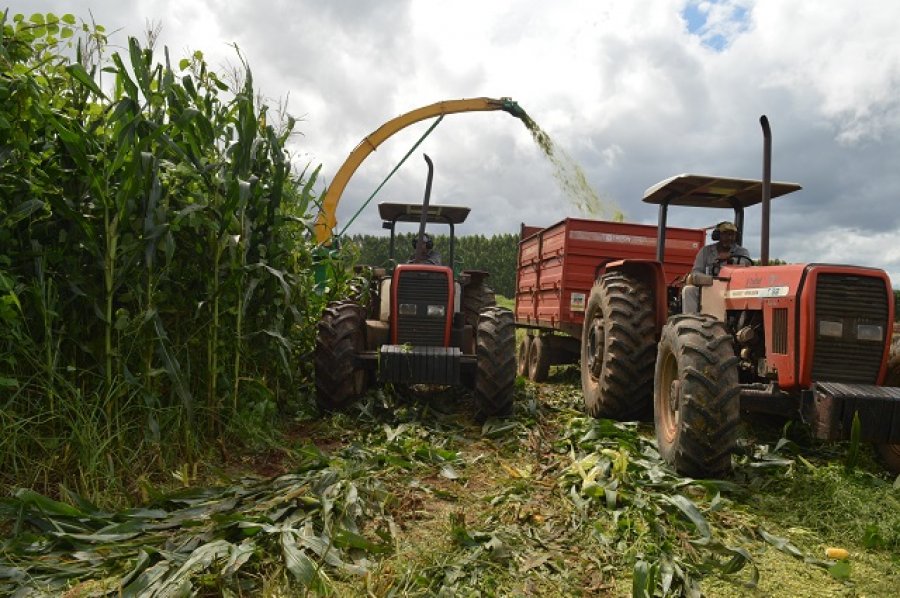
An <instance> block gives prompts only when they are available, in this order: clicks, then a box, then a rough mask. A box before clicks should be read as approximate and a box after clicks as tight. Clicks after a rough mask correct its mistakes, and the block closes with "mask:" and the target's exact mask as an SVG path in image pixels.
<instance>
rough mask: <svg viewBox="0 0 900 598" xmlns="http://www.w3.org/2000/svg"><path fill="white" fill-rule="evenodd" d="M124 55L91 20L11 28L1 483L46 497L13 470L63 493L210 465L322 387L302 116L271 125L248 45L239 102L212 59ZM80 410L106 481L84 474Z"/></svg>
mask: <svg viewBox="0 0 900 598" xmlns="http://www.w3.org/2000/svg"><path fill="white" fill-rule="evenodd" d="M106 44H107V38H106V34H105V32H104V30H103V28H102V26H99V25H88V24H84V23H82V24H80V25H79V22H78V21H77V19H76V18H75V17H74V16H73V15H63V16H56V15H53V14H41V13H37V14H34V15H32V16H31V17H30V18H26V17H24V16H23V15H15V16H9V15H4V16H3V17H2V23H0V69H2V77H0V99H2V107H0V131H2V137H0V166H2V169H0V205H2V210H0V213H2V214H3V216H2V217H0V318H2V321H3V322H4V324H6V325H5V326H4V327H3V329H2V331H0V343H2V348H3V350H4V351H3V355H4V357H3V359H2V360H0V385H2V388H3V389H5V390H10V391H11V392H10V393H6V398H5V399H4V401H3V402H0V414H2V415H0V417H2V418H3V419H4V420H5V421H9V422H10V426H11V427H10V428H9V429H13V430H18V431H19V434H20V435H19V436H17V437H16V439H15V440H10V442H14V444H15V447H16V452H15V454H12V453H8V452H4V455H3V456H2V457H0V471H3V472H4V473H3V474H0V484H2V485H3V486H6V485H21V484H23V483H31V482H32V481H31V480H23V479H21V478H20V477H18V475H17V474H15V473H13V474H7V472H10V471H17V470H16V469H15V468H12V469H10V468H9V467H7V465H9V464H10V462H22V463H31V464H32V465H34V464H35V463H39V464H40V465H39V466H38V469H40V470H42V471H43V474H44V475H43V482H41V483H43V484H46V487H47V489H52V488H53V487H54V486H55V484H57V483H59V482H62V481H66V482H69V483H70V484H72V482H73V481H72V480H69V479H68V477H69V474H68V473H66V472H79V468H80V467H81V466H82V465H83V467H81V470H82V471H80V473H78V474H77V476H76V477H77V478H78V479H79V480H80V481H78V482H77V483H74V484H73V485H74V486H75V487H76V488H78V489H79V490H80V491H87V490H88V488H89V487H90V486H91V485H92V484H93V483H88V482H87V480H89V479H90V478H91V476H92V475H94V474H93V473H92V470H93V471H94V472H95V473H96V474H97V475H102V476H104V477H106V476H109V475H112V476H119V477H124V476H127V472H129V471H133V468H134V463H135V460H137V462H138V463H140V464H143V465H144V466H147V467H155V468H158V469H159V468H162V467H164V466H165V463H166V462H167V460H171V459H172V458H173V455H175V454H178V455H179V458H182V459H183V458H187V459H192V458H194V457H193V456H192V455H193V454H194V451H195V450H196V449H197V448H198V447H200V446H201V444H203V443H204V441H205V440H208V439H211V438H214V437H218V438H221V437H222V436H224V435H227V434H229V433H232V432H230V430H235V429H236V428H234V425H235V422H239V425H240V426H244V427H245V424H246V421H247V418H246V417H236V416H238V415H239V414H244V415H246V414H250V413H256V414H260V413H268V414H271V412H272V411H271V410H267V409H260V408H259V406H258V405H256V402H257V401H260V400H262V401H266V402H271V403H274V404H277V405H278V406H280V407H281V408H282V409H284V408H286V407H287V406H288V405H289V404H292V403H295V402H296V401H297V400H298V399H302V398H303V396H302V392H303V390H304V389H307V388H308V386H309V384H308V378H309V376H310V372H309V370H308V369H305V368H308V366H306V365H304V362H308V360H304V359H303V357H304V355H305V354H306V353H308V352H309V351H311V350H312V349H311V348H312V344H313V338H312V335H313V334H314V327H313V326H312V325H311V324H312V323H313V322H315V321H316V320H317V318H318V314H319V312H320V310H321V307H322V305H323V304H324V302H325V301H327V300H328V294H327V293H314V292H312V288H313V284H314V280H313V276H312V268H311V265H312V249H313V245H312V243H311V242H310V241H309V238H310V236H309V231H308V227H307V222H308V219H309V214H308V212H310V210H311V208H312V207H313V206H314V203H313V202H314V199H315V197H314V194H313V191H312V188H313V185H314V182H315V179H316V176H317V174H318V169H311V170H310V169H303V170H302V171H299V172H298V170H297V169H295V168H294V166H293V165H292V163H291V156H290V153H289V152H288V150H287V149H286V145H287V142H288V140H289V139H290V137H291V135H292V134H293V128H294V125H295V122H294V120H293V119H291V118H289V117H285V118H284V119H283V120H281V121H279V120H277V119H275V120H274V121H272V120H270V119H272V116H271V114H270V112H271V111H270V109H269V108H268V107H267V106H266V105H264V104H261V103H260V102H259V100H258V99H257V98H258V93H257V92H256V90H255V89H254V87H253V77H252V73H251V71H250V68H249V66H248V65H247V63H246V61H245V60H244V59H243V57H242V56H241V54H240V52H239V51H237V49H236V52H235V53H236V56H237V58H238V61H239V63H240V67H239V69H240V71H241V72H242V73H243V75H242V76H241V77H240V80H241V83H240V86H239V87H236V88H231V87H229V86H228V85H226V84H225V83H224V82H223V80H222V79H221V78H220V77H219V76H218V75H217V74H216V73H215V72H213V71H212V70H210V69H209V67H208V65H207V63H206V61H205V60H204V57H203V54H202V53H201V52H195V53H194V54H192V55H190V56H187V57H185V58H182V59H179V60H177V64H176V63H173V61H172V59H171V57H170V55H169V52H168V50H167V49H164V50H163V51H162V53H161V55H160V56H158V55H157V53H156V52H155V50H154V49H153V48H152V46H150V45H148V46H146V47H145V46H143V45H142V44H141V43H140V42H139V41H138V40H137V39H135V38H131V39H129V40H128V43H127V48H126V49H125V50H123V51H122V52H115V53H112V54H108V53H107V45H106ZM336 271H342V269H341V268H337V269H336ZM342 284H343V283H342V281H341V280H336V281H334V282H333V283H332V284H330V285H329V286H328V289H329V290H330V292H331V293H332V294H334V293H340V292H341V290H342V288H341V285H342ZM245 385H246V386H247V387H248V388H252V389H253V390H252V392H248V393H245V392H244V388H243V387H244V386H245ZM260 389H263V390H262V391H260ZM72 403H74V404H75V405H77V406H78V407H77V409H79V410H80V413H84V414H87V413H90V414H93V415H92V416H91V417H92V418H94V419H93V420H92V421H95V423H96V424H97V430H98V431H101V432H102V434H101V436H102V438H98V439H96V442H95V443H94V445H95V446H99V447H103V450H102V451H101V452H102V455H101V456H102V457H103V458H102V459H101V460H102V461H103V467H102V468H101V467H100V466H99V465H97V463H98V461H97V460H96V459H94V458H93V457H91V458H90V459H87V461H85V462H84V463H80V462H79V459H81V457H79V456H78V455H79V451H77V450H75V449H74V446H75V443H76V441H75V440H73V439H74V438H75V437H76V436H77V434H75V432H76V431H77V430H76V428H77V426H78V425H79V424H78V420H77V419H73V418H72V417H71V416H72V411H71V410H72V408H73V404H72ZM38 414H40V415H38ZM35 417H36V418H37V419H34V418H35ZM26 421H27V422H30V423H29V424H28V425H27V426H25V425H22V422H26ZM269 424H270V422H266V421H257V425H260V426H264V427H267V426H269ZM42 438H43V439H48V442H50V444H47V443H42V441H41V440H40V439H42ZM49 439H52V442H51V441H50V440H49ZM135 440H137V442H135ZM50 445H52V447H51V446H50ZM142 447H144V448H147V449H148V450H145V451H142V450H140V449H141V448H142ZM51 448H52V450H50V451H49V453H48V449H51ZM47 454H53V456H52V458H42V457H40V455H47ZM145 455H152V458H148V457H147V456H145ZM148 460H149V461H153V464H152V465H151V464H150V463H147V461H148ZM89 464H90V465H89ZM101 469H102V473H101V472H100V470H101ZM25 470H32V471H33V470H34V468H33V467H29V468H24V469H23V468H19V469H18V471H25ZM73 475H74V474H73ZM124 486H126V487H127V486H128V483H127V482H126V483H125V484H124Z"/></svg>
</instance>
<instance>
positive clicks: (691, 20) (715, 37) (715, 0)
mask: <svg viewBox="0 0 900 598" xmlns="http://www.w3.org/2000/svg"><path fill="white" fill-rule="evenodd" d="M745 4H746V3H745V2H741V1H740V0H738V1H735V0H692V1H691V2H688V4H687V6H685V8H684V10H683V11H682V12H681V16H682V18H683V19H684V21H685V23H686V24H687V29H688V32H690V33H691V34H693V35H696V36H697V37H699V38H700V41H701V43H702V44H703V45H704V46H707V47H708V48H711V49H713V50H715V51H717V52H721V51H722V50H724V49H725V48H726V47H728V45H729V44H730V43H731V41H732V40H733V39H734V38H735V37H737V36H738V35H739V34H741V33H743V32H744V31H746V30H747V27H748V26H749V21H750V12H749V10H748V9H747V7H746V5H745Z"/></svg>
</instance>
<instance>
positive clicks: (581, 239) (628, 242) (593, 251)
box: [515, 218, 705, 382]
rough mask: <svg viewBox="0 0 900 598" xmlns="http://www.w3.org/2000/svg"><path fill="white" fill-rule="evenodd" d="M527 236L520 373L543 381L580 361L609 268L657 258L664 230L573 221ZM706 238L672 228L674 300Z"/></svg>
mask: <svg viewBox="0 0 900 598" xmlns="http://www.w3.org/2000/svg"><path fill="white" fill-rule="evenodd" d="M520 237H521V238H520V241H519V259H518V265H517V272H516V308H515V316H516V324H517V326H518V327H520V328H526V329H528V333H527V334H526V336H525V337H524V339H523V340H522V342H521V343H520V344H519V349H518V367H519V374H521V375H525V376H528V377H529V378H531V379H532V380H534V381H536V382H540V381H543V380H545V379H546V378H547V374H548V371H549V368H550V366H551V365H557V364H563V363H576V362H578V360H579V356H580V352H581V332H582V326H583V324H584V310H585V306H586V305H587V299H588V297H589V296H590V293H591V287H593V285H594V281H596V280H597V279H598V278H599V277H600V276H601V275H603V274H604V272H605V271H606V268H607V267H608V266H610V265H611V264H614V263H622V262H627V261H629V260H641V261H647V260H650V261H652V260H655V259H656V251H657V227H656V226H655V225H647V224H626V223H623V222H608V221H605V220H587V219H582V218H566V219H565V220H562V221H560V222H557V223H556V224H554V225H552V226H548V227H547V228H540V227H533V226H525V225H522V230H521V233H520ZM704 239H705V232H704V231H703V230H702V229H689V228H674V227H667V228H666V246H665V257H664V260H663V277H664V279H665V283H666V287H667V288H668V290H669V297H668V300H669V301H672V300H674V299H675V297H676V289H675V287H674V286H673V285H674V283H675V282H676V281H677V280H679V279H680V278H682V277H683V276H684V275H685V274H687V273H688V272H690V270H691V266H692V265H693V263H694V258H695V257H696V255H697V252H698V251H699V250H700V248H701V247H703V243H704ZM661 300H665V298H661Z"/></svg>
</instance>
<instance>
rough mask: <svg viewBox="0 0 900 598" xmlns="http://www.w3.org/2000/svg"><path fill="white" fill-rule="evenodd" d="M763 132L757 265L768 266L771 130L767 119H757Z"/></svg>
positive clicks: (762, 117)
mask: <svg viewBox="0 0 900 598" xmlns="http://www.w3.org/2000/svg"><path fill="white" fill-rule="evenodd" d="M759 124H760V125H762V130H763V176H762V238H761V239H760V250H759V263H760V265H761V266H768V265H769V205H770V203H771V200H772V129H771V128H769V119H768V118H766V115H765V114H763V115H762V116H760V117H759Z"/></svg>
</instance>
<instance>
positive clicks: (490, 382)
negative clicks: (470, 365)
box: [474, 307, 516, 419]
mask: <svg viewBox="0 0 900 598" xmlns="http://www.w3.org/2000/svg"><path fill="white" fill-rule="evenodd" d="M476 334H477V336H476V339H475V343H476V345H477V349H476V350H477V359H478V362H477V372H476V376H475V392H474V395H475V405H476V408H477V410H478V414H477V415H478V417H479V418H480V419H486V418H488V417H491V416H505V415H510V414H511V413H512V406H513V391H514V389H515V383H516V322H515V318H514V317H513V313H512V312H511V311H509V310H508V309H503V308H500V307H489V308H487V309H485V310H483V311H482V312H481V317H480V318H479V319H478V328H477V333H476Z"/></svg>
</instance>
